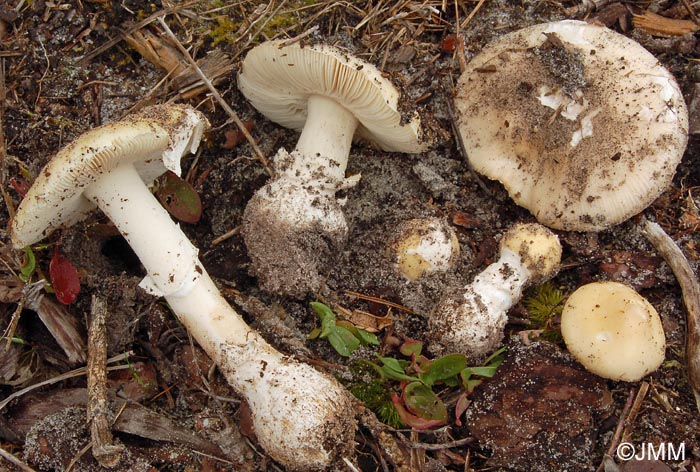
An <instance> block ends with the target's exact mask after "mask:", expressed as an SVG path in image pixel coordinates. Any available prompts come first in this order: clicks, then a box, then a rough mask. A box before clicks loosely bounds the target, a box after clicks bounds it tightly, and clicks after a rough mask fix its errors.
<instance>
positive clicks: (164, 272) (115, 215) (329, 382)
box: [84, 165, 355, 470]
mask: <svg viewBox="0 0 700 472" xmlns="http://www.w3.org/2000/svg"><path fill="white" fill-rule="evenodd" d="M84 195H85V196H86V197H87V198H88V199H90V200H91V201H92V202H94V203H95V204H97V205H98V206H99V208H100V209H101V210H102V211H103V212H104V213H105V214H106V215H107V216H108V217H109V218H110V219H111V220H112V222H113V223H114V224H115V225H116V226H117V228H118V229H119V230H120V232H121V233H122V234H123V235H124V237H125V238H126V240H127V241H128V242H129V244H130V245H131V247H132V249H133V250H134V252H135V253H136V255H137V256H138V257H139V259H140V260H141V262H142V263H143V265H144V267H145V268H146V271H147V273H148V277H147V279H150V281H151V282H152V287H151V288H155V289H156V290H157V291H158V292H159V293H162V294H163V295H164V296H165V299H166V300H167V302H168V303H169V304H170V307H171V308H172V310H173V311H174V312H175V314H176V315H177V316H178V318H179V319H180V321H181V322H182V323H183V324H184V325H185V326H186V327H187V329H188V331H189V332H190V333H191V334H192V336H193V337H194V338H195V339H196V340H197V342H198V343H199V344H200V345H201V346H202V348H203V349H204V350H205V351H206V352H207V354H209V356H210V357H211V358H212V359H213V360H214V361H215V362H216V363H217V365H218V366H219V367H220V368H221V371H222V372H223V374H224V375H225V376H226V379H227V380H228V382H229V383H230V384H231V386H232V387H233V388H234V389H236V391H237V392H238V393H239V394H240V395H242V396H243V397H244V398H245V399H246V401H247V402H248V404H249V405H250V408H251V411H252V413H253V424H254V426H255V431H256V435H257V438H258V441H259V442H260V444H261V445H262V446H263V447H264V448H265V450H266V451H267V453H268V454H270V456H272V457H273V458H275V459H276V460H278V461H279V462H281V463H283V464H284V465H285V466H286V467H288V468H290V469H291V470H318V469H323V468H326V467H328V466H329V465H330V464H331V462H332V461H333V460H335V458H336V457H337V454H339V453H342V452H343V450H344V449H346V448H349V447H352V437H353V434H354V430H355V427H354V426H355V425H354V418H353V411H352V407H351V405H350V403H349V399H348V396H347V394H346V393H345V391H344V390H343V389H342V388H341V387H340V385H339V384H337V382H335V381H334V380H333V379H331V378H330V377H327V376H325V375H323V374H321V373H320V372H318V371H316V370H315V369H313V368H312V367H310V366H308V365H305V364H300V363H298V362H296V361H293V360H291V359H289V358H286V357H285V356H283V355H282V354H281V353H279V352H278V351H276V350H275V349H274V348H273V347H272V346H271V345H269V344H268V343H267V342H266V341H265V340H264V339H263V338H262V337H261V336H260V335H259V334H258V333H257V332H255V331H254V330H252V329H251V328H250V327H249V326H248V325H247V324H246V323H245V321H244V320H243V319H242V318H241V317H240V315H238V313H236V312H235V311H234V310H233V309H232V308H231V307H230V306H229V304H228V303H227V302H226V301H225V300H224V298H223V297H222V296H221V294H220V293H219V291H218V290H217V289H216V286H215V285H214V283H213V282H212V280H211V278H210V277H209V275H208V274H207V273H206V271H205V270H204V268H203V267H202V266H201V264H200V263H199V261H198V258H197V250H196V248H195V247H194V246H193V245H192V244H191V243H190V241H189V240H188V239H187V236H186V235H185V234H184V233H183V232H182V230H181V229H180V228H179V226H178V225H177V224H175V223H174V222H173V221H172V220H171V219H170V216H169V215H168V214H167V212H166V211H165V209H164V208H163V207H162V206H161V205H160V204H159V202H158V201H157V200H156V198H155V197H154V196H153V195H152V194H151V193H150V191H149V190H148V188H147V187H146V186H145V185H144V183H143V182H142V180H141V178H140V177H139V175H138V173H137V172H136V170H135V169H134V167H133V166H131V165H122V166H119V167H117V168H115V169H113V170H111V171H110V172H107V173H106V174H104V175H103V176H102V177H101V178H100V179H99V180H98V181H97V182H96V183H93V184H92V185H90V186H89V187H87V189H86V190H85V191H84Z"/></svg>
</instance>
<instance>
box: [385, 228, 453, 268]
mask: <svg viewBox="0 0 700 472" xmlns="http://www.w3.org/2000/svg"><path fill="white" fill-rule="evenodd" d="M390 248H391V251H392V252H393V254H394V260H395V261H396V268H397V270H398V272H399V273H400V274H401V275H403V276H404V277H405V278H406V279H408V280H410V281H416V280H418V279H420V278H421V277H423V276H424V275H428V274H431V273H434V272H445V271H447V270H449V269H450V268H451V267H452V266H453V265H454V263H455V262H456V260H457V258H458V257H459V241H457V234H456V233H455V232H454V230H453V229H452V228H451V227H450V226H449V225H448V224H446V223H445V222H444V221H442V220H441V219H439V218H434V217H433V218H414V219H412V220H408V221H405V222H403V223H401V224H399V227H398V231H397V235H396V236H395V237H394V239H393V241H391V243H390Z"/></svg>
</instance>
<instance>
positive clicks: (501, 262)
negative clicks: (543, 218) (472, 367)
mask: <svg viewBox="0 0 700 472" xmlns="http://www.w3.org/2000/svg"><path fill="white" fill-rule="evenodd" d="M560 260H561V245H560V244H559V240H558V239H557V237H556V236H555V235H554V234H553V233H552V232H551V231H549V230H548V229H547V228H545V227H543V226H541V225H537V224H521V225H517V226H515V227H513V228H511V229H510V230H509V231H508V232H507V233H506V234H505V235H504V236H503V238H502V240H501V246H500V253H499V258H498V260H497V261H496V262H494V263H492V264H491V265H489V266H488V267H487V268H486V269H484V271H483V272H481V273H480V274H479V275H477V276H476V277H475V279H474V280H473V282H472V283H470V284H469V285H467V286H466V287H465V288H464V291H463V292H462V293H461V294H460V295H458V296H457V297H448V298H446V299H444V300H442V301H441V302H440V303H439V304H438V307H437V308H436V310H435V311H434V313H433V314H432V315H431V317H430V320H429V330H430V333H429V335H430V337H431V339H432V341H433V342H432V343H431V345H430V349H431V350H432V351H433V352H434V353H436V354H442V353H445V352H461V353H464V354H466V355H467V356H469V357H471V358H476V359H478V358H482V357H484V356H485V355H487V354H489V353H490V352H492V351H493V350H495V349H496V348H497V347H498V346H499V345H500V343H501V342H502V340H503V335H504V333H503V331H504V328H505V325H506V323H507V321H508V316H507V315H508V310H509V309H510V308H511V307H512V306H513V305H515V304H516V303H517V302H518V300H520V297H521V296H522V293H523V289H524V288H525V287H526V286H527V285H530V284H533V283H535V282H542V281H544V280H546V279H548V278H550V277H552V276H553V275H554V274H555V273H556V270H557V267H558V264H559V262H560Z"/></svg>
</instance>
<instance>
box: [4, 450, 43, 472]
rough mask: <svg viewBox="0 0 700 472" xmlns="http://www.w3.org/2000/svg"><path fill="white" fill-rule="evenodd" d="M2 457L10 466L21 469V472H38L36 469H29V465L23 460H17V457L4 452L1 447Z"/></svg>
mask: <svg viewBox="0 0 700 472" xmlns="http://www.w3.org/2000/svg"><path fill="white" fill-rule="evenodd" d="M0 457H2V458H3V459H5V460H6V461H7V462H9V463H10V464H12V465H14V466H15V467H17V468H19V469H20V470H22V471H24V472H36V471H35V470H34V469H32V468H31V467H29V466H28V465H27V464H25V463H24V462H22V461H21V460H19V459H17V458H16V457H15V456H13V455H12V454H10V453H9V452H7V451H6V450H4V449H3V448H1V447H0Z"/></svg>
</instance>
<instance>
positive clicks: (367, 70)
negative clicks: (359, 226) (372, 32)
mask: <svg viewBox="0 0 700 472" xmlns="http://www.w3.org/2000/svg"><path fill="white" fill-rule="evenodd" d="M238 87H239V88H240V90H241V91H242V92H243V94H244V95H245V96H246V98H248V100H250V102H251V103H252V104H253V106H255V108H257V109H258V110H259V111H260V112H261V113H262V114H263V115H265V116H266V117H267V118H268V119H270V120H272V121H275V122H277V123H279V124H281V125H283V126H286V127H288V128H293V129H295V130H300V131H301V135H300V136H299V140H298V142H297V145H296V148H295V149H294V150H293V151H292V152H287V151H286V150H284V149H280V150H279V151H278V152H277V155H276V156H275V158H274V170H275V173H276V175H275V177H274V178H273V179H272V180H270V181H269V182H268V183H267V184H266V185H265V186H264V187H263V188H261V189H260V190H259V191H258V192H257V193H256V194H255V195H254V196H253V198H252V199H251V200H250V202H249V203H248V206H247V208H246V210H245V213H244V215H243V237H244V239H245V243H246V246H247V248H248V254H249V255H250V258H251V260H252V271H253V273H254V274H255V275H257V276H258V278H259V280H260V283H261V285H262V286H263V287H264V288H266V289H267V290H270V291H273V292H276V293H283V294H288V295H292V296H304V295H305V294H306V293H308V292H310V291H316V290H318V289H319V287H320V286H321V283H322V281H323V278H324V277H325V276H326V274H327V273H328V271H329V268H330V264H331V263H332V261H333V260H334V258H335V257H336V256H337V252H338V251H339V250H340V249H341V248H342V247H343V245H344V244H345V240H346V238H347V233H348V227H347V223H346V221H345V217H344V215H343V212H342V209H341V202H339V201H338V200H336V198H335V194H336V192H338V191H339V190H342V189H348V188H350V187H352V186H354V185H355V184H356V183H357V182H358V180H359V175H355V176H351V177H347V178H346V177H345V170H346V167H347V161H348V155H349V153H350V146H351V144H352V141H353V137H354V138H357V139H362V140H365V141H369V142H370V143H373V144H374V145H375V146H376V147H378V148H380V149H382V150H384V151H396V152H410V153H417V152H421V151H422V150H424V149H425V147H426V146H425V144H424V143H422V142H421V139H420V132H419V126H420V124H419V119H418V116H417V114H415V113H409V114H407V115H404V116H402V115H401V113H400V112H399V111H398V109H397V107H398V100H399V92H398V91H397V90H396V88H395V87H394V86H393V85H392V83H391V82H390V81H389V80H387V79H386V78H385V77H384V76H383V75H382V73H381V72H380V71H379V70H378V69H377V68H376V67H374V66H373V65H372V64H369V63H366V62H364V61H361V60H359V59H356V58H354V57H352V56H350V55H349V54H347V53H345V52H343V51H341V50H339V49H337V48H335V47H331V46H326V45H322V44H316V45H309V46H302V45H300V44H299V43H294V44H285V43H284V42H283V41H268V42H265V43H263V44H261V45H259V46H257V47H255V48H254V49H252V50H251V51H250V52H249V53H248V55H247V56H246V58H245V60H244V61H243V65H242V68H241V72H240V74H239V75H238Z"/></svg>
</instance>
